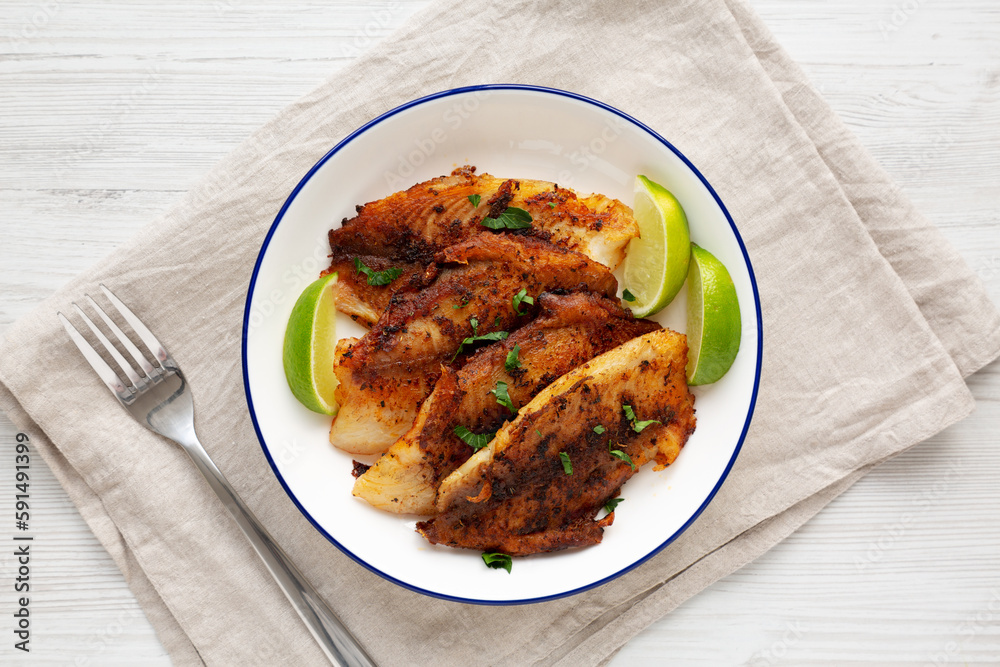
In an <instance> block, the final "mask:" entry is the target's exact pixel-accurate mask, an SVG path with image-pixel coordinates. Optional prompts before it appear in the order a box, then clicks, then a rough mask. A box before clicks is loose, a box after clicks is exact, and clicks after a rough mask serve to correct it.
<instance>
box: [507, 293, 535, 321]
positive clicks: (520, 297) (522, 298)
mask: <svg viewBox="0 0 1000 667" xmlns="http://www.w3.org/2000/svg"><path fill="white" fill-rule="evenodd" d="M522 303H526V304H528V305H529V306H530V305H532V304H534V303H535V298H534V297H531V296H528V290H527V289H525V288H524V287H522V288H521V290H520V291H519V292H518V293H517V294H515V295H514V298H513V299H511V305H513V306H514V312H515V313H516V314H517V315H518V317H520V316H521V315H524V314H526V313H527V312H528V311H527V310H521V304H522Z"/></svg>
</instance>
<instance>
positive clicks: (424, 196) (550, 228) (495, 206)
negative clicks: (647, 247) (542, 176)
mask: <svg viewBox="0 0 1000 667" xmlns="http://www.w3.org/2000/svg"><path fill="white" fill-rule="evenodd" d="M470 197H472V199H470ZM474 201H475V202H477V203H474ZM508 206H514V207H518V208H522V209H524V210H526V211H528V213H529V214H530V215H531V217H532V218H533V220H532V223H531V228H530V229H528V230H524V231H522V232H520V233H522V234H527V235H535V236H538V237H540V238H543V239H547V240H551V241H552V242H553V243H555V244H557V245H560V246H562V247H565V248H569V249H572V250H576V251H578V252H582V253H583V254H584V255H587V256H588V257H590V258H591V259H592V260H594V261H596V262H598V263H601V264H604V265H605V266H607V267H608V268H609V269H611V270H612V271H614V270H615V269H616V268H617V267H618V265H619V264H620V263H621V262H622V260H623V259H624V257H625V247H626V246H627V245H628V242H629V241H630V240H631V239H632V238H633V237H635V236H637V235H638V234H639V228H638V225H637V224H636V222H635V219H634V218H633V217H632V211H631V209H629V208H628V207H627V206H625V205H624V204H622V203H621V202H620V201H618V200H616V199H610V198H608V197H605V196H604V195H599V194H594V195H590V196H587V197H580V196H578V195H577V194H576V193H575V192H573V191H572V190H569V189H567V188H560V187H558V186H557V185H556V184H555V183H549V182H547V181H536V180H527V179H500V178H495V177H493V176H490V175H489V174H481V175H480V174H476V173H475V167H469V166H466V167H462V168H460V169H456V170H455V171H454V172H452V174H451V175H450V176H441V177H439V178H434V179H431V180H429V181H425V182H423V183H418V184H417V185H414V186H413V187H411V188H409V189H408V190H404V191H401V192H397V193H395V194H392V195H389V196H388V197H385V198H384V199H380V200H378V201H374V202H370V203H368V204H365V205H364V206H359V207H358V208H357V215H356V216H355V217H353V218H351V219H346V218H345V219H344V221H343V223H342V225H341V227H339V228H338V229H334V230H331V231H330V234H329V240H330V251H331V255H330V260H331V261H330V268H329V269H327V271H326V273H329V272H331V271H337V272H338V274H339V277H338V282H337V285H336V290H337V308H338V309H339V310H340V311H341V312H343V313H346V314H347V315H350V316H351V317H352V318H353V319H354V320H356V321H358V322H361V323H363V324H366V325H370V324H372V323H374V322H375V321H376V320H377V319H378V318H379V316H380V315H381V314H382V311H384V310H385V308H386V307H387V306H388V304H389V299H390V298H391V296H392V294H393V293H394V292H395V291H396V290H397V289H399V288H401V287H402V286H404V285H406V284H407V282H408V281H409V280H410V278H411V277H413V276H417V277H419V276H420V275H421V274H422V273H423V271H424V269H425V268H426V267H427V265H428V264H430V263H431V262H432V261H433V259H434V256H435V255H436V254H437V253H439V252H441V251H442V250H444V249H445V248H446V247H448V246H451V245H454V244H456V243H461V242H463V241H466V240H468V239H470V238H472V237H473V236H475V235H477V234H480V233H492V232H490V230H489V229H487V228H486V227H484V226H483V225H482V224H480V223H481V222H482V220H483V219H484V218H486V217H493V218H497V217H499V216H500V214H502V213H503V212H504V210H506V208H507V207H508ZM355 259H357V260H360V261H361V262H362V263H363V264H364V265H365V266H367V267H369V268H371V269H372V270H373V271H383V270H386V269H390V268H396V269H400V270H401V271H402V275H401V276H400V277H399V278H397V279H396V280H394V281H393V282H392V283H390V284H388V285H369V284H368V278H367V276H366V275H365V274H363V273H360V272H359V271H358V270H357V267H356V266H355Z"/></svg>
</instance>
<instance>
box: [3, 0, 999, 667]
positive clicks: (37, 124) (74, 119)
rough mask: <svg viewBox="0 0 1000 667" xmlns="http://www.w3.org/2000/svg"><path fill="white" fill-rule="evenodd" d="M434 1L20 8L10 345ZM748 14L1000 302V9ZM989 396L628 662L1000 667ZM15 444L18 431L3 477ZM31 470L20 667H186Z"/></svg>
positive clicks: (8, 161)
mask: <svg viewBox="0 0 1000 667" xmlns="http://www.w3.org/2000/svg"><path fill="white" fill-rule="evenodd" d="M424 4H425V1H424V0H405V1H403V0H400V1H393V2H385V1H382V2H370V3H363V2H358V1H353V2H344V1H337V2H324V3H320V2H301V3H295V4H294V5H292V4H286V3H279V2H275V1H262V2H240V1H239V0H219V1H216V2H178V3H169V4H167V3H160V2H152V1H148V0H142V1H139V0H135V1H132V2H121V1H116V2H70V1H67V0H58V1H57V0H51V1H48V2H46V1H42V2H35V3H32V2H24V1H12V0H0V110H2V112H0V211H2V212H3V213H2V217H0V335H2V334H3V332H4V331H5V330H6V329H7V328H8V327H9V326H10V324H11V323H12V322H13V321H14V320H16V319H17V318H18V317H20V316H22V315H24V314H26V313H27V312H29V311H30V310H31V309H32V308H33V307H34V305H36V304H37V303H39V302H40V301H41V300H43V299H44V298H45V297H46V296H48V295H50V294H51V293H53V292H54V291H55V290H56V289H58V288H59V287H60V286H61V285H62V284H64V283H65V282H66V281H67V280H69V279H70V278H71V277H72V276H74V275H76V274H77V273H79V272H80V271H82V270H83V269H85V268H86V267H88V266H89V265H91V264H92V263H94V262H95V261H97V260H98V259H99V258H101V257H102V256H104V255H105V254H106V253H108V252H109V251H110V250H111V249H113V248H114V247H115V246H117V245H119V244H120V243H122V242H123V241H124V240H126V239H128V238H129V237H130V236H131V235H132V234H133V233H134V232H135V231H136V230H138V229H139V228H140V227H141V226H142V225H144V224H145V223H147V222H148V221H149V220H151V219H154V218H155V217H156V216H157V215H158V214H160V213H161V212H163V211H164V210H165V209H167V208H168V207H169V206H171V205H172V204H173V203H174V202H176V201H178V200H179V199H180V197H181V196H182V195H183V193H184V192H185V191H186V190H187V189H188V188H189V187H190V186H191V185H192V184H194V183H195V182H196V181H197V179H198V178H199V177H200V176H201V175H202V174H204V173H205V171H206V170H208V169H209V168H210V167H211V166H212V165H213V164H214V163H215V162H216V161H217V160H219V159H220V158H221V157H223V156H224V155H225V154H226V153H227V152H228V151H230V150H231V149H232V148H234V147H235V146H236V145H237V144H238V143H239V142H241V141H242V140H243V139H244V138H245V137H246V136H247V135H248V134H250V133H251V132H252V131H253V130H254V129H255V128H257V127H258V126H259V125H261V124H262V123H263V122H265V121H266V120H267V119H269V118H270V117H271V116H272V115H273V114H274V113H276V112H277V111H278V110H280V109H281V108H282V107H284V106H285V105H287V104H289V103H290V102H292V101H294V100H295V99H296V98H297V97H298V96H300V95H301V94H303V93H305V92H307V91H308V90H310V89H311V88H312V87H313V86H314V85H315V84H317V83H318V82H319V81H320V80H321V79H323V78H325V77H326V76H328V75H329V74H330V73H331V72H332V71H333V70H335V69H337V68H339V67H343V66H345V65H347V64H348V63H349V62H350V61H351V59H352V58H354V57H356V56H357V55H358V54H359V53H362V52H363V51H364V50H365V49H367V48H369V47H370V46H371V45H372V44H375V43H377V41H378V40H379V39H381V38H383V37H384V36H385V35H387V34H389V33H391V32H392V31H393V30H394V29H395V28H396V27H398V26H399V25H401V24H402V23H403V22H404V21H405V20H406V18H407V17H408V16H410V15H411V14H413V13H414V12H416V11H418V10H419V9H420V7H422V6H423V5H424ZM752 4H753V5H754V7H755V9H756V10H757V11H758V12H759V13H760V14H761V16H762V17H763V19H764V21H765V22H766V23H767V24H768V26H769V27H770V28H771V29H772V31H773V32H774V33H775V34H776V36H777V37H778V39H779V41H780V42H781V43H782V44H783V45H784V46H785V47H786V48H787V49H788V50H789V51H790V52H791V54H792V56H793V58H794V59H795V60H796V61H797V62H799V63H800V64H801V65H802V67H803V68H804V69H805V70H806V72H807V74H808V75H809V77H810V78H811V79H812V81H813V82H814V83H815V84H816V85H817V87H819V89H820V90H821V91H822V93H823V94H824V96H825V97H826V98H827V99H828V100H829V102H830V103H831V105H832V106H833V107H834V109H835V110H836V111H837V113H839V114H840V115H841V116H842V117H843V118H844V120H845V121H846V122H847V124H848V125H849V126H850V127H851V128H852V130H853V131H854V132H856V133H857V134H858V136H859V137H860V139H861V141H862V142H863V143H864V144H865V145H866V146H867V147H868V148H869V150H870V151H871V152H872V153H873V154H874V155H875V157H876V158H877V159H878V160H879V162H880V163H881V164H882V165H883V166H884V167H885V168H886V169H887V170H888V171H889V172H890V173H891V174H892V175H893V176H894V177H895V178H896V179H897V180H898V181H899V183H900V184H901V186H902V187H903V189H904V190H905V191H906V193H907V194H908V195H909V196H910V197H911V198H912V199H913V200H914V201H915V202H916V203H917V204H918V205H919V206H920V208H921V209H922V210H923V211H924V212H925V213H926V215H927V216H928V217H929V218H930V219H932V220H933V221H935V222H936V223H937V224H938V225H939V226H940V227H941V229H942V231H943V232H944V234H945V235H946V236H947V237H948V239H949V240H950V241H951V242H952V243H953V244H954V245H955V246H956V247H957V248H958V249H959V251H960V252H961V253H962V255H963V256H964V257H965V258H966V260H967V261H968V263H969V264H970V266H971V267H972V268H973V269H974V270H975V271H976V272H977V273H978V274H979V276H980V277H981V278H982V279H983V280H984V282H985V283H986V285H987V288H988V290H989V291H990V294H991V296H992V297H993V298H994V300H995V301H997V302H1000V188H998V186H997V182H998V178H1000V5H998V4H997V3H995V2H991V1H990V0H960V1H955V2H951V3H932V2H928V1H927V0H923V1H920V0H896V1H893V2H881V1H875V2H871V1H865V0H844V1H842V2H838V3H830V2H823V1H822V0H797V1H793V0H754V1H753V2H752ZM969 385H970V387H971V389H972V391H973V394H974V395H975V397H976V399H977V403H978V405H977V411H976V413H975V414H974V415H973V416H972V417H970V418H968V419H966V420H965V421H963V422H961V423H959V424H957V425H955V426H953V427H951V428H949V429H948V430H946V431H945V432H943V433H942V434H940V435H938V436H937V437H935V438H933V439H932V440H930V441H928V442H926V443H923V444H921V445H919V446H917V447H915V448H913V449H912V450H910V451H909V452H907V453H905V454H903V455H902V456H900V457H898V458H896V459H894V460H892V461H890V462H889V463H887V464H885V465H883V466H881V467H880V468H878V469H877V470H876V471H874V472H873V473H872V474H871V475H869V476H868V477H866V478H864V479H863V480H862V481H861V482H859V483H858V484H857V485H855V486H854V487H853V488H852V489H850V490H849V491H848V492H847V493H845V494H844V495H843V496H841V497H840V498H838V499H837V500H836V501H834V502H833V503H832V504H831V505H830V506H829V507H828V508H826V509H825V510H824V511H823V512H821V513H820V514H819V515H818V516H817V517H816V518H815V519H813V520H812V521H810V522H809V523H808V524H806V525H805V526H804V527H803V528H802V529H800V530H799V531H797V532H796V533H795V534H793V535H792V536H791V537H790V538H788V539H787V540H785V541H784V542H782V543H781V544H779V545H778V546H777V547H775V548H774V549H773V550H771V551H770V552H769V553H767V554H766V555H765V556H763V557H762V558H760V559H758V560H757V561H756V562H754V563H752V564H751V565H749V566H747V567H745V568H743V569H742V570H740V571H739V572H737V573H735V574H733V575H731V576H729V577H727V578H725V579H723V580H721V581H719V582H717V583H716V584H715V585H713V586H711V587H709V588H708V589H706V590H705V591H703V592H702V593H701V594H699V595H698V596H696V597H695V598H694V599H692V600H690V601H688V602H687V603H685V604H684V605H682V606H681V607H680V608H679V609H677V610H676V611H675V612H673V613H671V614H670V615H668V616H667V617H665V618H664V619H662V620H660V621H659V622H657V623H656V624H654V625H653V626H651V627H650V628H648V629H646V630H645V631H643V632H642V633H640V634H639V635H638V636H637V637H636V638H635V639H633V640H632V641H631V642H629V644H628V645H626V647H625V648H624V649H623V650H622V651H621V652H620V653H619V654H618V655H617V656H615V658H614V659H613V660H612V664H613V665H616V666H622V667H624V666H626V665H629V666H631V665H661V664H666V663H667V662H670V663H671V664H676V665H744V664H747V665H778V664H787V665H847V664H849V665H865V664H900V665H943V664H957V665H966V664H967V665H972V664H977V665H978V664H982V665H998V664H1000V521H998V520H997V516H998V515H1000V484H998V481H997V480H1000V453H998V444H1000V364H997V363H994V364H992V365H990V366H989V367H987V368H986V369H984V370H983V371H981V372H979V373H977V374H976V375H974V376H972V377H971V378H970V379H969ZM14 438H15V429H14V427H13V425H12V424H11V423H10V421H9V420H8V419H7V418H6V417H5V416H2V415H0V479H2V480H11V479H13V450H14ZM32 472H33V476H32V487H31V490H32V504H33V515H32V518H33V524H32V532H33V533H35V534H36V535H38V536H40V538H43V539H39V540H38V542H37V543H36V549H37V550H36V551H35V552H34V559H33V561H32V583H33V587H32V592H33V597H32V605H31V613H32V629H33V632H32V644H31V646H32V652H31V654H30V656H21V655H19V652H17V651H14V650H13V648H12V643H13V642H12V640H11V637H12V634H11V632H10V629H11V627H12V622H11V611H12V610H13V591H12V590H11V582H12V581H13V578H14V576H15V575H14V573H15V568H16V563H15V562H14V559H13V556H12V551H11V550H9V549H7V550H6V551H5V552H4V553H3V554H2V555H0V616H2V617H3V618H4V619H6V620H4V621H3V622H2V623H0V633H2V634H0V637H3V639H0V664H18V665H20V664H23V665H45V666H49V665H53V666H54V665H80V666H83V665H114V666H125V665H167V664H170V661H169V658H168V657H167V656H166V654H165V652H164V651H163V649H162V647H161V646H160V644H159V642H158V641H157V639H156V636H155V634H154V633H153V631H152V628H151V627H150V625H149V623H148V622H147V621H146V619H145V617H144V616H143V615H142V613H141V611H140V610H139V608H138V606H137V604H136V602H135V600H134V598H133V596H132V594H131V593H130V591H129V590H128V587H127V586H126V585H125V582H124V578H123V576H122V574H121V573H120V572H119V571H118V570H117V568H116V567H115V565H114V564H113V562H112V561H111V559H110V557H109V556H108V555H107V554H106V553H105V552H104V550H103V549H102V548H101V547H100V545H99V544H98V543H97V541H96V539H95V538H94V537H93V535H92V534H91V532H90V531H89V529H88V528H87V526H86V524H85V523H84V522H83V520H82V519H81V518H80V516H79V514H78V512H77V511H76V509H75V508H74V507H73V505H72V503H70V501H69V500H68V498H67V496H66V494H65V492H63V490H62V489H61V487H60V486H59V485H58V483H57V482H56V481H55V479H54V477H53V476H52V474H51V472H49V471H48V470H47V469H46V468H45V466H44V465H43V464H41V463H40V461H38V460H37V459H36V461H35V462H34V463H33V466H32ZM8 497H9V496H8ZM10 502H11V501H10V500H8V499H2V500H0V503H3V504H4V505H7V504H9V503H10ZM12 535H13V530H12V528H11V527H10V526H8V525H3V526H2V527H0V539H5V540H7V541H8V543H10V538H11V537H12Z"/></svg>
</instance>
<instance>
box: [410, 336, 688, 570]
mask: <svg viewBox="0 0 1000 667" xmlns="http://www.w3.org/2000/svg"><path fill="white" fill-rule="evenodd" d="M686 363H687V342H686V338H685V337H684V336H683V335H682V334H678V333H676V332H674V331H671V330H669V329H661V330H659V331H654V332H651V333H648V334H645V335H643V336H640V337H639V338H635V339H633V340H630V341H628V342H627V343H625V344H623V345H620V346H618V347H616V348H614V349H613V350H611V351H610V352H606V353H605V354H602V355H601V356H599V357H596V358H594V359H592V360H590V361H588V362H587V363H585V364H583V365H582V366H580V367H579V368H577V369H575V370H573V371H570V372H569V373H567V374H566V375H564V376H562V377H561V378H559V379H558V380H556V381H555V382H553V383H552V384H551V385H549V386H548V387H547V388H546V389H545V390H543V391H542V392H541V393H539V394H538V395H537V396H535V398H534V399H532V400H531V402H530V403H528V404H527V405H526V406H524V407H523V408H522V409H521V411H520V413H519V414H518V416H517V418H516V419H515V420H514V421H512V422H510V423H509V424H507V425H506V426H504V427H503V428H502V429H501V430H500V431H499V432H498V433H497V435H496V437H495V438H494V439H493V441H492V442H491V443H490V444H489V445H488V446H487V447H485V448H484V449H481V450H479V451H478V452H476V454H474V455H473V456H472V457H471V458H470V459H469V460H468V461H466V462H465V463H464V464H462V466H461V467H459V468H458V469H457V470H455V472H453V473H451V475H449V476H448V477H447V478H445V480H444V481H443V482H442V483H441V487H440V489H439V490H438V501H437V503H438V510H439V512H440V514H438V515H437V516H436V517H434V518H432V519H430V520H428V521H423V522H419V523H418V524H417V530H418V532H420V533H421V534H422V535H423V536H424V537H426V538H427V539H428V540H429V541H431V542H432V543H435V544H445V545H448V546H453V547H462V548H468V549H481V550H483V551H499V552H503V553H506V554H510V555H512V556H523V555H528V554H532V553H539V552H543V551H555V550H559V549H565V548H569V547H576V546H586V545H590V544H596V543H598V542H600V541H601V538H602V535H603V530H604V527H606V526H607V525H609V524H610V522H611V521H612V520H613V515H609V516H608V517H605V518H604V519H602V520H599V521H598V520H595V516H596V515H597V513H598V512H599V511H600V509H601V508H602V507H603V506H604V504H605V503H606V502H607V500H608V499H610V498H612V497H614V496H615V495H617V493H618V491H619V489H620V488H621V486H622V484H624V483H625V481H626V480H628V479H629V478H630V477H631V476H632V474H633V472H634V471H633V468H632V466H631V465H629V464H628V463H627V462H625V461H623V460H622V459H621V458H619V457H617V456H615V455H613V454H612V453H611V452H612V451H619V452H624V454H626V455H628V456H629V457H631V460H632V462H633V463H634V464H635V466H636V467H640V466H642V465H643V464H644V463H647V462H649V461H654V460H655V461H656V464H657V465H656V467H657V469H659V468H662V467H664V466H667V465H669V464H670V463H672V462H673V461H674V459H675V458H676V457H677V455H678V453H679V452H680V450H681V447H683V446H684V444H685V443H686V442H687V439H688V437H689V436H690V434H691V433H692V432H693V431H694V428H695V417H694V397H693V396H692V395H691V393H690V392H689V391H688V386H687V381H686V378H685V375H684V366H685V365H686ZM624 405H628V406H631V408H632V410H633V412H634V415H635V420H633V419H630V418H629V416H628V415H627V414H626V411H625V410H624V409H623V406H624ZM646 420H658V421H659V422H660V423H653V424H649V425H646V426H645V428H643V429H642V431H641V432H637V430H636V424H637V421H639V422H642V421H646ZM639 426H641V424H640V425H639ZM596 427H600V428H598V429H597V430H595V428H596ZM598 431H600V432H598ZM562 455H565V457H564V456H562ZM564 458H565V462H564ZM567 466H571V468H569V467H567ZM569 470H571V471H572V472H571V474H568V471H569Z"/></svg>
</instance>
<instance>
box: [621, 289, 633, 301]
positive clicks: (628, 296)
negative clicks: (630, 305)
mask: <svg viewBox="0 0 1000 667" xmlns="http://www.w3.org/2000/svg"><path fill="white" fill-rule="evenodd" d="M622 300H623V301H635V294H632V292H629V291H628V288H625V291H624V292H622Z"/></svg>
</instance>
